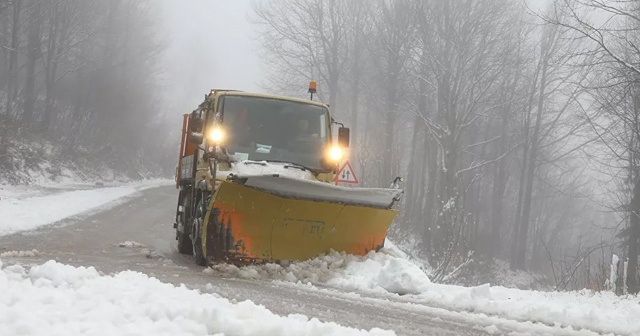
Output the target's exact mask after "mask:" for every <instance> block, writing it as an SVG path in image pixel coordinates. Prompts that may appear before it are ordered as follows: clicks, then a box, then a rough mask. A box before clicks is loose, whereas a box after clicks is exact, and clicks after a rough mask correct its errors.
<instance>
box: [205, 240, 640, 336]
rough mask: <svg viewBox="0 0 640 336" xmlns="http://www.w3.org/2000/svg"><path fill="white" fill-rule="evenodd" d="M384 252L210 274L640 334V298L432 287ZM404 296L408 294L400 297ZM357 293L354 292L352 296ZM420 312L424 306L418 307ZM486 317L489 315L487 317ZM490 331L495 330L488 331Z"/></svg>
mask: <svg viewBox="0 0 640 336" xmlns="http://www.w3.org/2000/svg"><path fill="white" fill-rule="evenodd" d="M394 253H395V252H394V251H389V250H386V249H383V250H382V251H381V252H378V253H376V252H370V253H369V254H367V255H366V256H365V257H358V256H352V255H346V254H344V253H337V252H331V253H329V254H328V255H325V256H321V257H318V258H315V259H312V260H308V261H303V262H295V263H290V264H283V265H279V264H266V265H252V266H245V267H240V268H238V267H236V266H233V265H226V264H221V265H216V266H213V267H212V268H207V269H205V270H204V273H206V274H210V275H216V276H234V277H240V278H246V279H271V280H279V281H287V282H292V283H294V284H293V286H299V287H300V288H305V289H309V288H311V289H314V290H320V291H324V290H326V289H318V288H316V287H314V286H309V284H312V285H313V284H315V285H320V286H318V287H326V286H329V287H332V288H338V289H342V290H346V291H357V292H361V293H366V294H373V295H375V296H376V297H381V298H386V299H390V300H393V301H392V302H397V301H400V302H409V303H412V304H414V305H413V306H412V307H418V305H424V306H429V307H438V308H444V309H447V310H451V311H461V312H462V311H467V312H473V313H477V314H486V315H489V316H499V317H501V318H506V319H509V320H514V321H520V322H525V323H530V322H538V323H542V324H544V325H550V326H564V327H567V326H570V327H567V328H569V329H573V330H580V329H585V330H591V331H593V332H596V333H604V334H607V333H612V334H616V335H640V319H638V318H637V316H640V297H638V296H627V297H618V296H615V295H614V294H612V293H610V292H602V293H593V292H590V291H579V292H541V291H531V290H520V289H515V288H505V287H499V286H497V287H493V286H491V285H490V284H488V283H487V284H484V285H481V286H476V287H463V286H455V285H444V284H435V283H431V282H430V281H429V279H428V277H427V276H426V275H425V273H424V272H423V271H422V270H420V268H419V267H418V266H416V265H414V264H413V263H411V262H409V261H407V260H405V259H403V258H399V257H396V256H394V255H393V254H394ZM398 294H401V295H402V294H405V295H404V296H401V297H399V296H398ZM348 295H353V294H348ZM416 309H418V308H416ZM483 316H484V315H483ZM486 331H488V332H489V330H486Z"/></svg>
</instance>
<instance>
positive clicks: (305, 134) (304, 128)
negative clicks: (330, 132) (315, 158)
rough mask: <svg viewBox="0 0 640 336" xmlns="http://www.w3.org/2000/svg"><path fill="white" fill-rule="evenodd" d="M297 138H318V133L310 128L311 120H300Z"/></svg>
mask: <svg viewBox="0 0 640 336" xmlns="http://www.w3.org/2000/svg"><path fill="white" fill-rule="evenodd" d="M296 138H297V139H299V140H307V139H318V133H313V132H312V131H310V129H309V120H307V119H300V120H298V126H297V132H296Z"/></svg>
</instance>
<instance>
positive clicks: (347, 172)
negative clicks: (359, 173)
mask: <svg viewBox="0 0 640 336" xmlns="http://www.w3.org/2000/svg"><path fill="white" fill-rule="evenodd" d="M336 182H342V183H359V182H358V178H357V177H356V174H355V173H354V172H353V167H351V163H349V160H347V161H346V162H345V163H344V164H343V165H342V168H340V170H339V171H338V175H336Z"/></svg>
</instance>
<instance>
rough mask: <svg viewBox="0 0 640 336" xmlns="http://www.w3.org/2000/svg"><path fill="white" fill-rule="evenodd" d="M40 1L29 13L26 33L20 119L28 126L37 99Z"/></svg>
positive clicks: (37, 0)
mask: <svg viewBox="0 0 640 336" xmlns="http://www.w3.org/2000/svg"><path fill="white" fill-rule="evenodd" d="M41 6H42V2H41V1H40V0H36V3H35V5H34V7H33V11H32V12H31V14H30V15H29V33H28V35H27V80H26V82H25V86H24V110H23V115H22V120H23V122H24V125H25V126H26V127H27V128H29V127H30V126H31V124H32V122H33V113H34V110H35V104H36V100H37V92H36V75H35V70H36V61H37V60H38V58H39V56H40V26H41V24H42V21H41V17H40V12H41V10H40V9H41Z"/></svg>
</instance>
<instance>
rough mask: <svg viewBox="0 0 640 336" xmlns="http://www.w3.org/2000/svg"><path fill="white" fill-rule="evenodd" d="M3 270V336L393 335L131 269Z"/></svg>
mask: <svg viewBox="0 0 640 336" xmlns="http://www.w3.org/2000/svg"><path fill="white" fill-rule="evenodd" d="M1 265H2V262H1V261H0V288H2V291H0V335H34V336H37V335H292V336H293V335H295V336H298V335H394V333H393V332H391V331H384V330H380V329H372V330H371V331H369V332H367V331H364V330H357V329H351V328H345V327H342V326H340V325H337V324H335V323H331V322H330V323H323V322H320V321H318V320H317V319H309V318H307V317H306V316H303V315H297V314H296V315H289V316H284V317H283V316H278V315H274V314H273V313H271V312H270V311H269V310H267V309H266V308H264V307H262V306H258V305H256V304H254V303H252V302H250V301H244V302H240V303H231V302H229V301H228V300H226V299H223V298H220V297H218V296H217V295H215V294H206V293H204V294H203V293H199V292H197V291H194V290H189V289H187V288H185V287H183V286H181V287H175V286H173V285H170V284H165V283H162V282H160V281H158V280H157V279H154V278H149V277H148V276H146V275H144V274H141V273H136V272H131V271H127V272H122V273H118V274H116V275H114V276H100V275H99V274H98V272H97V271H96V270H95V269H94V268H83V267H80V268H75V267H72V266H67V265H63V264H59V263H56V262H54V261H49V262H47V263H45V264H43V265H40V266H34V267H32V268H31V269H30V270H27V269H25V268H23V267H22V266H19V265H13V266H7V267H4V268H2V266H1Z"/></svg>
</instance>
